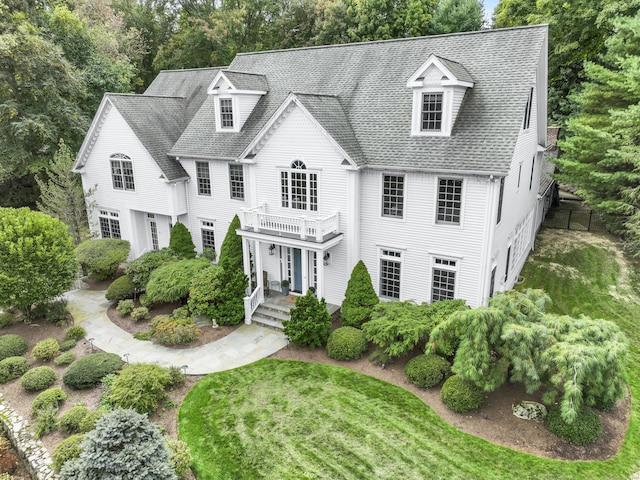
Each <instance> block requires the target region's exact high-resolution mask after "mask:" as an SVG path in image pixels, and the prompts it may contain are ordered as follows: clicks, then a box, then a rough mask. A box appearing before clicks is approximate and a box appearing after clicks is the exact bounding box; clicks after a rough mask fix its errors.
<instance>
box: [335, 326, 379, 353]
mask: <svg viewBox="0 0 640 480" xmlns="http://www.w3.org/2000/svg"><path fill="white" fill-rule="evenodd" d="M368 349H369V343H368V342H367V338H366V337H365V335H364V332H363V331H362V330H359V329H357V328H355V327H340V328H336V329H335V330H334V331H333V332H331V334H330V335H329V339H328V341H327V355H328V356H329V357H330V358H333V359H334V360H357V359H358V358H362V356H363V355H364V354H365V353H366V352H367V350H368Z"/></svg>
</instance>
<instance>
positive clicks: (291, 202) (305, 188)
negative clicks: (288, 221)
mask: <svg viewBox="0 0 640 480" xmlns="http://www.w3.org/2000/svg"><path fill="white" fill-rule="evenodd" d="M280 195H281V200H282V206H283V207H291V208H294V209H296V210H311V211H317V210H318V174H317V173H312V172H309V171H307V167H306V165H305V164H304V162H302V161H300V160H295V161H294V162H293V163H291V168H290V169H289V170H283V171H282V172H280Z"/></svg>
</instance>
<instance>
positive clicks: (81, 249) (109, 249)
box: [76, 238, 131, 280]
mask: <svg viewBox="0 0 640 480" xmlns="http://www.w3.org/2000/svg"><path fill="white" fill-rule="evenodd" d="M130 249H131V245H130V244H129V242H128V241H126V240H122V239H119V238H99V239H96V240H86V241H84V242H82V243H81V244H80V245H78V246H77V247H76V258H77V259H78V263H79V264H80V265H81V266H82V270H83V271H84V272H85V273H87V274H88V275H89V276H90V277H91V278H94V279H96V280H108V279H110V278H114V277H115V276H116V273H117V272H118V267H120V264H121V263H123V262H124V261H125V260H126V259H127V257H128V256H129V250H130Z"/></svg>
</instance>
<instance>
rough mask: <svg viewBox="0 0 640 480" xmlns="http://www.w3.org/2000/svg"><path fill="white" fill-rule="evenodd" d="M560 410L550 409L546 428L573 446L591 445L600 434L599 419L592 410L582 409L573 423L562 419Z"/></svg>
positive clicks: (557, 408)
mask: <svg viewBox="0 0 640 480" xmlns="http://www.w3.org/2000/svg"><path fill="white" fill-rule="evenodd" d="M561 411H562V409H561V408H560V407H555V408H552V409H551V410H550V411H549V415H548V416H547V428H548V429H549V431H550V432H551V433H553V434H554V435H556V436H558V437H560V438H562V439H563V440H564V441H566V442H569V443H571V444H573V445H581V446H584V445H591V444H592V443H593V442H595V441H596V440H597V439H598V437H599V436H600V434H601V433H602V424H601V423H600V418H599V417H598V415H597V414H596V413H595V412H593V411H592V410H590V409H588V408H586V407H582V408H580V409H579V410H578V412H577V415H576V418H575V420H574V421H573V423H567V422H566V421H565V420H563V419H562V415H561Z"/></svg>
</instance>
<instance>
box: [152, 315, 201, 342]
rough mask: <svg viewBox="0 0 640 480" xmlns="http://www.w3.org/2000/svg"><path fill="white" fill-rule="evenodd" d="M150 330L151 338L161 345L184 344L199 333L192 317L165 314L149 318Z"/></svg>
mask: <svg viewBox="0 0 640 480" xmlns="http://www.w3.org/2000/svg"><path fill="white" fill-rule="evenodd" d="M151 332H152V336H153V338H154V339H155V340H156V341H157V342H158V343H160V344H162V345H184V344H187V343H190V342H193V341H194V340H195V339H196V338H198V335H200V329H199V328H198V327H196V324H195V322H194V321H193V318H191V317H188V318H172V317H169V316H167V315H157V316H156V317H154V319H153V320H151Z"/></svg>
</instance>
